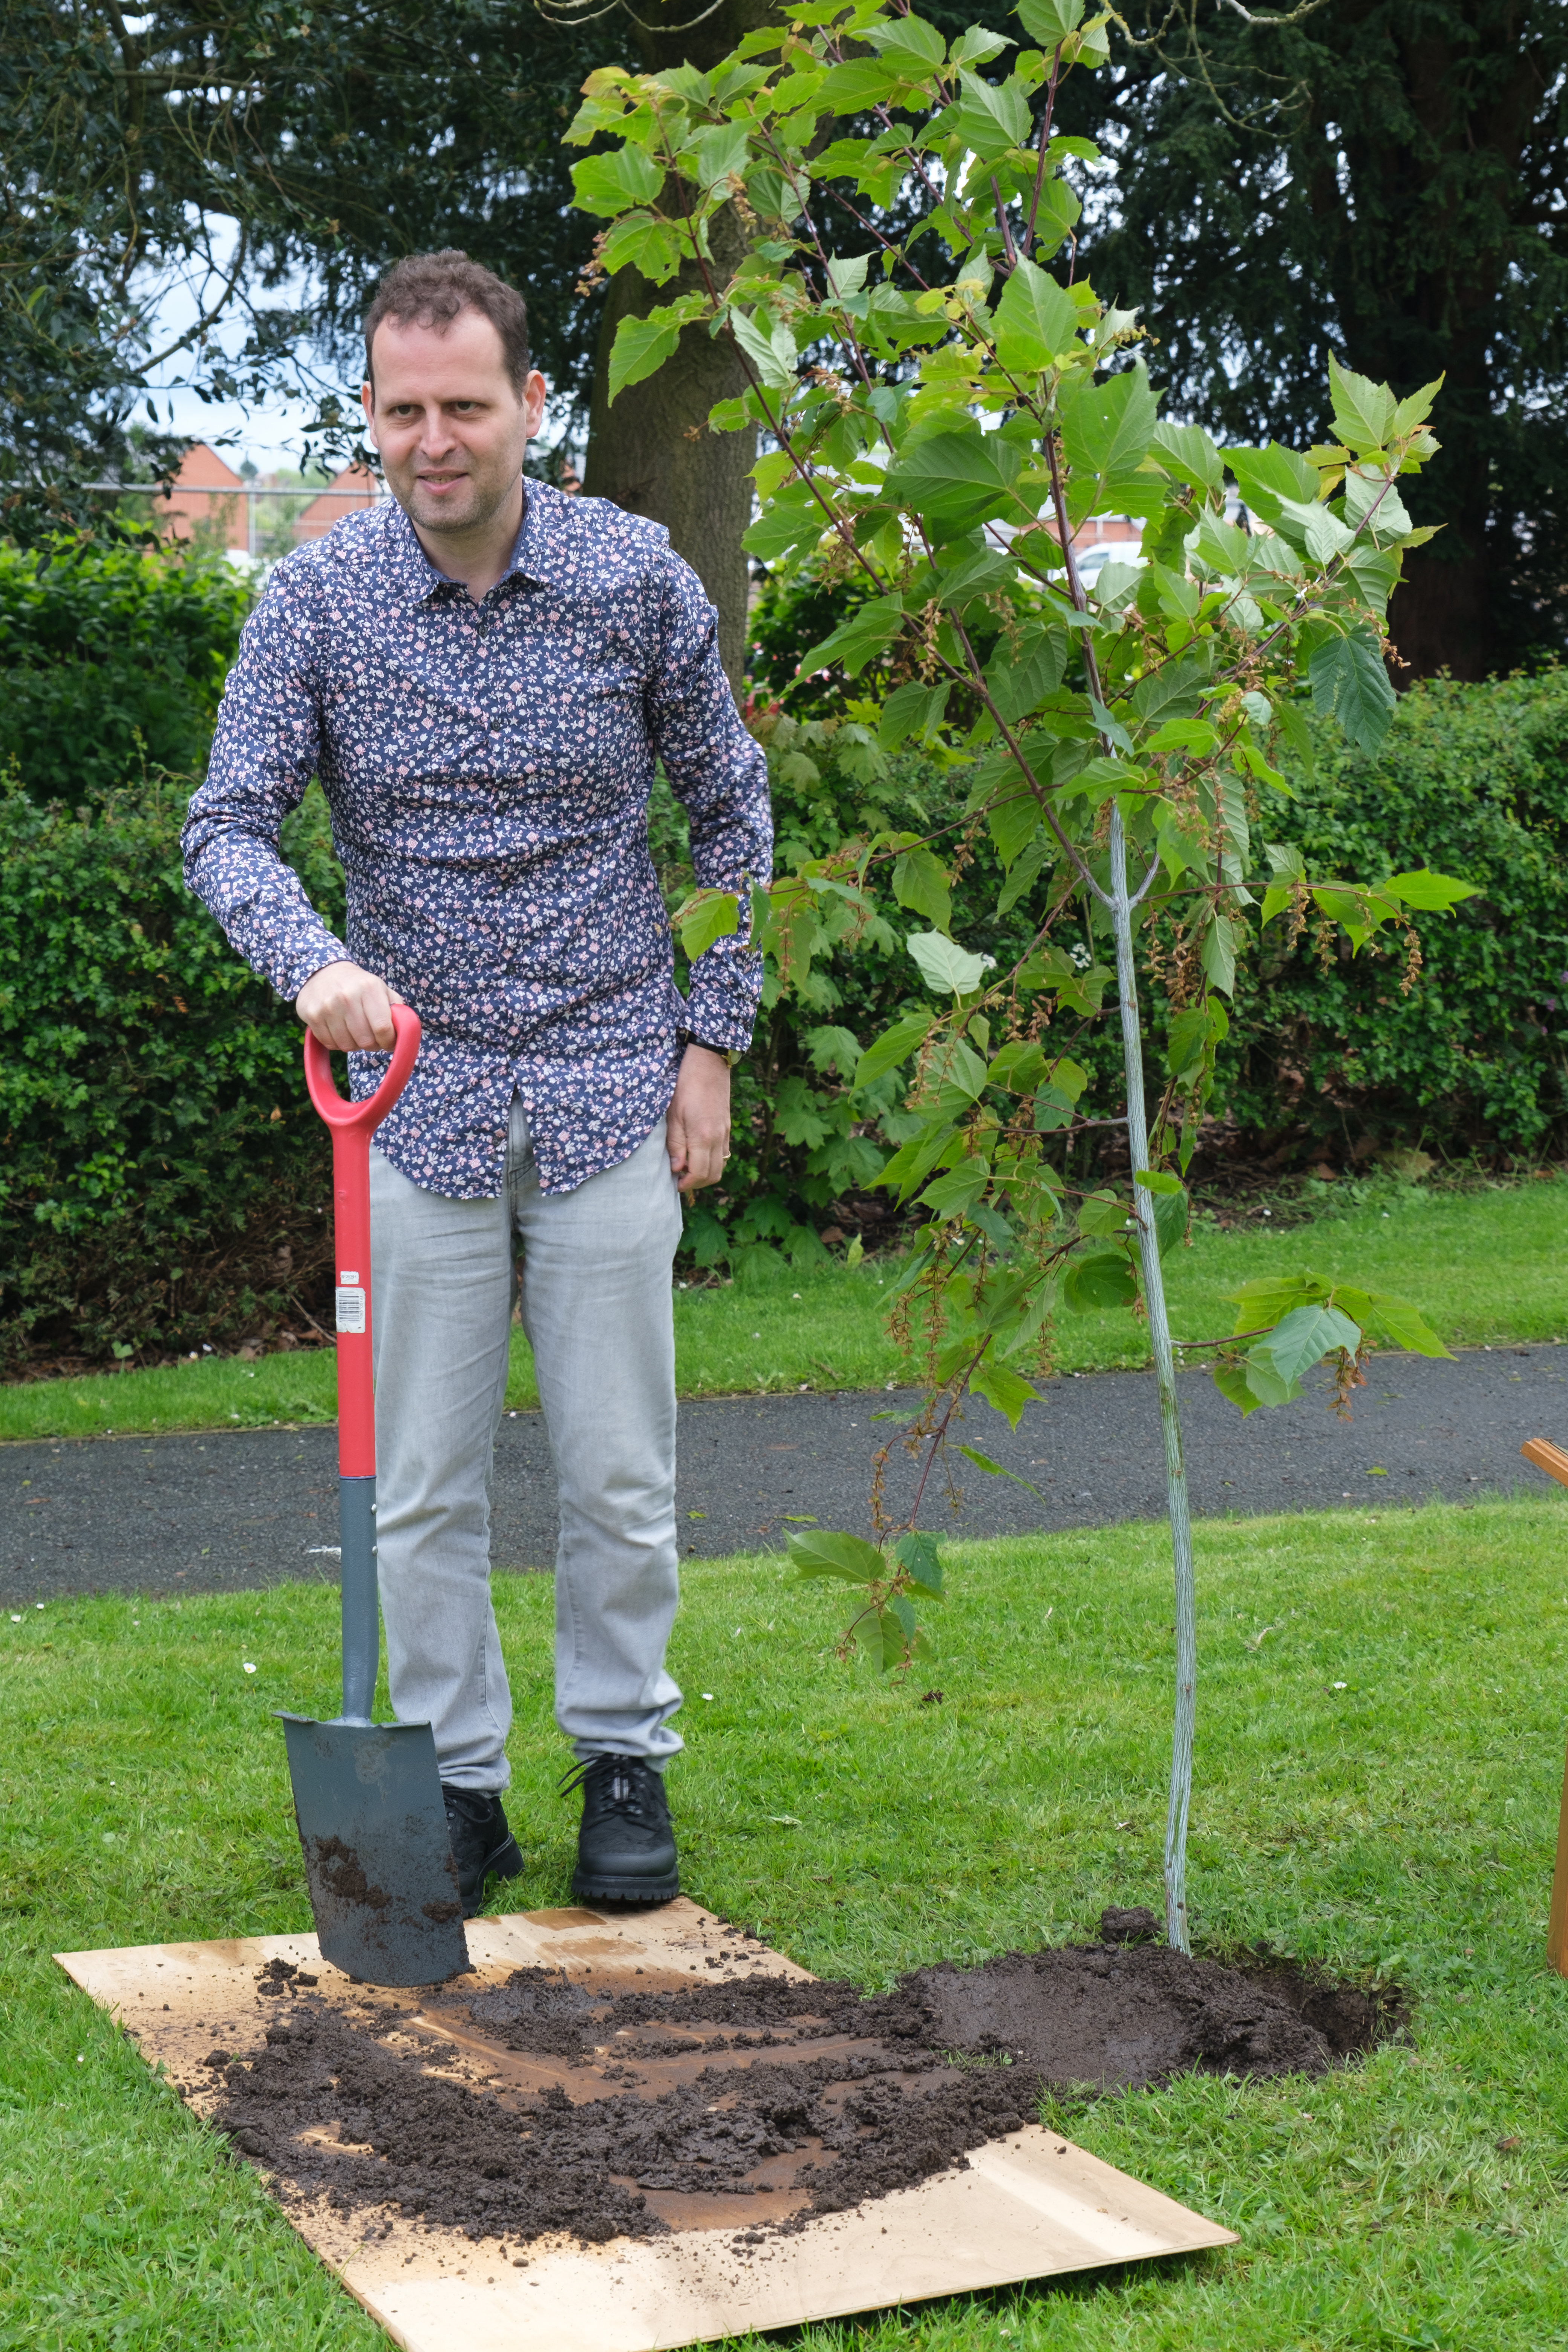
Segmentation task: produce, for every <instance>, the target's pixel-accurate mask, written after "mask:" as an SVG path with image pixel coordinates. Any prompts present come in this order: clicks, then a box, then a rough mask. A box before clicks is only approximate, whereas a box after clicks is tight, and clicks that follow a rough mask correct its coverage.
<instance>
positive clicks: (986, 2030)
mask: <svg viewBox="0 0 1568 2352" xmlns="http://www.w3.org/2000/svg"><path fill="white" fill-rule="evenodd" d="M1152 1928H1153V1921H1152V1917H1151V1916H1150V1915H1149V1914H1148V1913H1146V1912H1141V1911H1135V1912H1108V1913H1107V1914H1106V1915H1105V1919H1104V1922H1103V1923H1102V1928H1101V1935H1102V1938H1103V1940H1102V1941H1101V1942H1100V1944H1098V1945H1087V1946H1068V1947H1066V1948H1056V1949H1051V1950H1047V1951H1039V1952H1009V1953H1005V1954H1004V1955H1003V1956H1001V1957H1000V1958H995V1959H991V1960H988V1961H986V1962H985V1963H984V1965H983V1966H982V1967H979V1968H973V1969H960V1968H955V1967H953V1966H952V1965H951V1964H948V1963H945V1962H944V1963H942V1964H939V1965H938V1966H935V1967H931V1968H925V1969H916V1970H914V1971H913V1973H912V1974H910V1975H909V1976H906V1977H904V1978H902V1979H900V1981H899V1983H898V1985H897V1986H896V1987H895V1988H894V1990H892V1991H891V1992H889V1993H884V1994H878V1995H873V1996H871V1997H869V1998H867V1997H865V1996H864V1995H862V1993H861V1991H860V1989H859V1988H858V1986H856V1985H853V1984H848V1983H813V1982H809V1981H807V1982H801V1981H798V1980H795V1979H784V1978H778V1977H768V1976H755V1977H751V1978H744V1979H728V1980H724V1981H720V1982H707V1983H702V1984H695V1985H692V1986H689V1987H683V1988H682V1989H681V1990H679V1991H662V1990H661V1991H647V1992H642V1991H626V1992H620V1993H618V1994H616V1995H614V1996H612V1995H610V1994H608V1993H606V1992H601V1991H599V1990H595V1988H594V1987H593V1986H592V1985H591V1984H587V1983H584V1981H582V1980H581V1979H567V1978H565V1977H563V1976H557V1975H553V1974H552V1973H551V1972H550V1971H548V1970H544V1969H520V1970H518V1971H516V1972H515V1973H514V1974H513V1975H512V1976H511V1977H510V1979H508V1980H507V1982H506V1983H505V1984H503V1985H500V1986H495V1987H491V1988H489V1989H487V1990H483V1991H480V1992H478V1993H473V1992H466V1991H464V1990H461V1989H460V1988H459V1986H458V1985H457V1984H453V1985H449V1986H447V1987H446V1988H444V1989H443V1990H440V1991H439V1992H434V1991H433V1992H432V1993H431V1994H430V1995H429V1996H426V1997H425V1998H424V1999H422V2000H420V2001H419V2002H418V2005H417V2009H415V2008H399V2007H397V2006H396V2005H395V2004H393V2005H390V2006H387V2007H384V2008H382V2009H380V2010H378V2011H374V2013H370V2014H368V2015H367V2016H366V2017H365V2018H363V2019H361V2020H354V2019H351V2018H347V2017H345V2016H344V2015H343V2014H342V2011H339V2010H337V2009H334V2008H332V2007H331V2006H330V2005H328V2004H327V2003H326V2002H324V2001H323V2000H321V1995H320V1993H319V1992H318V1991H317V1990H315V1989H314V1988H313V1987H312V1986H310V1985H309V1984H305V1985H298V1984H296V1983H295V1982H293V1981H290V1980H289V1979H290V1978H291V1975H292V1972H291V1971H289V1969H287V1967H286V1965H285V1964H283V1963H279V1962H274V1963H271V1964H269V1968H270V1969H271V1971H272V1972H273V1974H272V1977H271V1981H270V1982H269V1984H268V1987H267V1989H268V1990H271V1985H272V1984H273V1983H275V1984H276V1986H277V1989H278V1991H279V1995H280V1998H279V2000H278V2002H277V2006H276V2008H272V2007H271V2005H270V2004H269V2005H268V2006H269V2010H270V2015H269V2017H268V2022H267V2025H266V2029H265V2031H266V2039H265V2042H263V2043H262V2044H261V2045H260V2046H259V2047H258V2049H257V2050H255V2051H254V2052H253V2053H250V2054H249V2055H248V2056H234V2055H230V2054H229V2053H222V2052H215V2053H213V2055H212V2057H211V2058H210V2059H209V2060H208V2062H207V2063H208V2064H209V2065H210V2066H211V2067H213V2069H214V2071H215V2074H217V2075H218V2077H219V2078H220V2080H221V2083H222V2092H221V2096H220V2099H219V2102H218V2105H217V2109H216V2115H215V2118H214V2119H215V2121H216V2122H217V2123H218V2124H219V2126H221V2127H222V2128H223V2129H225V2130H226V2132H227V2133H228V2134H229V2136H230V2137H231V2138H232V2139H233V2140H234V2142H235V2144H236V2145H237V2147H238V2148H239V2149H240V2150H241V2151H242V2152H243V2153H244V2154H245V2155H247V2156H248V2157H250V2158H253V2159H254V2160H256V2161H257V2162H258V2163H260V2164H261V2165H263V2166H264V2167H265V2168H267V2169H268V2171H270V2172H273V2173H275V2174H277V2175H279V2176H280V2177H281V2178H282V2179H286V2180H288V2181H289V2182H290V2183H292V2184H293V2187H294V2189H296V2190H297V2191H298V2192H301V2193H304V2194H306V2195H312V2194H321V2193H323V2192H324V2193H325V2194H326V2196H327V2197H328V2199H329V2200H330V2201H331V2204H332V2205H333V2206H335V2207H337V2208H338V2209H339V2210H343V2211H363V2210H370V2209H380V2210H382V2211H384V2212H385V2211H393V2212H399V2211H400V2212H402V2213H403V2214H404V2215H405V2216H416V2217H419V2218H421V2219H422V2220H423V2221H426V2223H427V2224H429V2225H432V2226H437V2227H440V2228H444V2229H458V2230H461V2231H467V2233H468V2235H469V2236H470V2237H471V2238H474V2239H481V2238H499V2239H510V2240H514V2241H515V2242H516V2244H517V2247H518V2248H519V2249H521V2248H522V2247H523V2246H526V2245H527V2244H528V2243H529V2242H531V2241H532V2240H534V2239H536V2238H540V2237H542V2236H546V2235H550V2234H553V2233H556V2232H567V2233H570V2234H571V2235H573V2236H574V2237H576V2238H578V2239H580V2240H584V2241H586V2242H589V2243H593V2244H603V2243H605V2242H607V2241H609V2240H610V2239H612V2238H616V2237H620V2236H626V2237H633V2238H646V2237H653V2236H658V2235H663V2234H664V2233H665V2232H666V2231H668V2228H669V2227H670V2223H669V2221H668V2220H667V2219H666V2218H664V2216H663V2215H661V2213H660V2212H659V2211H658V2210H657V2208H658V2204H659V2203H660V2202H666V2203H668V2192H675V2193H676V2195H677V2196H678V2197H697V2198H700V2199H701V2200H704V2201H705V2208H706V2210H708V2211H709V2212H710V2213H711V2210H712V2202H711V2200H715V2199H721V2200H732V2211H733V2225H734V2226H737V2227H742V2228H745V2227H750V2226H751V2225H752V2224H753V2223H754V2222H757V2221H762V2222H764V2223H767V2224H769V2226H779V2227H784V2228H786V2229H787V2228H789V2227H790V2226H791V2219H790V2218H783V2219H779V2218H777V2217H779V2216H780V2215H781V2213H784V2212H785V2211H786V2209H787V2215H788V2216H791V2217H793V2218H794V2220H795V2221H796V2222H797V2223H798V2221H801V2220H804V2219H805V2218H807V2217H809V2216H810V2215H811V2214H814V2213H824V2212H837V2211H843V2210H847V2209H848V2208H850V2207H852V2206H856V2205H860V2204H863V2203H864V2202H866V2201H867V2200H868V2199H872V2198H876V2197H880V2196H884V2195H886V2194H887V2193H888V2192H889V2190H891V2189H900V2188H906V2187H909V2186H911V2185H912V2184H914V2183H915V2182H917V2181H919V2180H922V2179H927V2178H928V2177H930V2176H931V2174H933V2173H937V2172H941V2171H942V2170H944V2169H946V2168H949V2167H952V2166H962V2165H963V2162H964V2160H965V2157H966V2154H967V2151H969V2150H970V2149H972V2148H974V2147H979V2146H980V2145H981V2144H982V2143H983V2142H984V2141H986V2140H989V2139H994V2138H996V2137H1000V2136H1001V2135H1003V2134H1005V2133H1006V2132H1009V2131H1014V2130H1016V2129H1017V2128H1018V2127H1019V2126H1021V2125H1023V2124H1025V2123H1026V2122H1029V2121H1032V2120H1034V2119H1035V2116H1036V2111H1037V2103H1038V2100H1039V2097H1040V2095H1041V2093H1042V2092H1043V2091H1047V2090H1058V2091H1059V2090H1062V2089H1064V2088H1068V2087H1070V2088H1073V2089H1075V2090H1079V2091H1080V2092H1081V2091H1083V2090H1086V2089H1092V2090H1097V2091H1101V2092H1110V2091H1130V2090H1137V2089H1142V2088H1143V2087H1145V2086H1147V2085H1151V2084H1161V2083H1164V2082H1168V2081H1169V2080H1170V2079H1171V2077H1172V2076H1173V2075H1176V2074H1184V2073H1187V2072H1191V2071H1197V2072H1201V2073H1209V2074H1237V2075H1254V2076H1266V2075H1279V2074H1321V2073H1323V2072H1324V2071H1325V2070H1326V2069H1327V2068H1329V2067H1331V2066H1332V2065H1334V2064H1336V2063H1342V2061H1343V2060H1345V2059H1346V2058H1348V2057H1351V2056H1352V2055H1354V2054H1355V2053H1359V2052H1361V2051H1363V2050H1366V2049H1370V2048H1371V2047H1372V2046H1373V2043H1374V2042H1377V2041H1379V2040H1381V2039H1383V2038H1384V2036H1385V2035H1386V2033H1387V2032H1389V2031H1390V2030H1392V2028H1393V2027H1394V2026H1395V2025H1396V2024H1397V2023H1398V2022H1399V2015H1398V2012H1397V2011H1396V2009H1395V2008H1394V2005H1393V2004H1392V2003H1390V2002H1389V2001H1388V2000H1384V2001H1382V2002H1381V2003H1380V2001H1379V2000H1377V1999H1376V1998H1375V1997H1373V1996H1369V1995H1367V1994H1365V1993H1363V1992H1360V1991H1357V1990H1354V1989H1353V1988H1345V1987H1338V1988H1336V1987H1332V1986H1321V1985H1314V1984H1312V1983H1310V1981H1309V1980H1308V1979H1306V1978H1305V1977H1303V1976H1301V1975H1300V1972H1298V1971H1296V1970H1294V1969H1290V1968H1289V1967H1288V1966H1287V1965H1285V1964H1282V1963H1280V1962H1278V1961H1260V1962H1259V1963H1258V1965H1257V1966H1254V1967H1249V1968H1248V1969H1247V1970H1245V1971H1244V1970H1243V1969H1237V1968H1229V1967H1225V1966H1222V1965H1220V1964H1219V1963H1217V1962H1214V1961H1208V1960H1194V1959H1188V1958H1184V1956H1183V1955H1182V1954H1180V1953H1178V1952H1173V1951H1172V1950H1170V1949H1169V1948H1166V1947H1165V1946H1163V1945H1162V1944H1157V1943H1154V1942H1152V1941H1151V1940H1148V1937H1149V1935H1150V1932H1151V1931H1152ZM736 1940H737V1945H738V1946H739V1944H740V1942H741V1939H740V1938H739V1937H737V1939H736ZM623 1981H624V1979H623ZM443 2027H445V2028H446V2032H445V2034H444V2033H443V2032H442V2030H441V2029H442V2028H443ZM487 2051H489V2052H490V2053H493V2054H494V2061H495V2070H494V2074H493V2075H491V2077H490V2078H489V2082H487V2080H486V2077H485V2068H484V2064H483V2053H485V2052H487ZM476 2053H479V2058H480V2063H479V2068H478V2070H477V2079H476V2068H475V2065H474V2060H475V2055H476ZM503 2053H504V2054H503ZM519 2057H521V2062H522V2064H521V2073H522V2074H524V2075H526V2072H527V2069H528V2067H529V2066H530V2065H534V2064H538V2063H542V2064H544V2065H545V2066H546V2067H549V2066H551V2065H552V2066H553V2067H554V2070H555V2072H556V2074H558V2075H560V2074H564V2075H565V2076H566V2077H567V2078H568V2080H569V2085H570V2087H568V2084H567V2082H563V2081H562V2080H552V2081H547V2082H545V2083H544V2084H543V2086H542V2087H537V2081H538V2078H537V2075H536V2077H535V2082H536V2087H534V2088H533V2089H531V2090H530V2089H528V2088H522V2089H520V2088H519V2087H518V2078H519V2074H520V2068H519V2065H518V2064H517V2063H515V2062H516V2060H517V2059H518V2058H519ZM661 2061H662V2062H666V2063H664V2064H662V2065H661V2063H660V2062H661ZM671 2061H673V2062H675V2063H676V2064H677V2065H678V2066H679V2067H680V2069H681V2074H682V2078H681V2079H679V2080H675V2081H672V2080H671V2073H670V2066H669V2063H668V2062H671ZM698 2061H700V2062H701V2063H696V2062H698ZM458 2062H460V2063H458ZM455 2066H456V2071H454V2068H455ZM509 2071H510V2075H511V2078H512V2079H511V2082H510V2084H509V2083H508V2081H507V2075H508V2074H509ZM464 2073H466V2074H468V2080H464V2079H460V2077H461V2075H462V2074H464ZM661 2075H662V2076H663V2081H662V2083H661V2081H660V2076H661ZM490 2082H493V2083H494V2084H495V2085H496V2087H493V2088H492V2087H490ZM781 2192H782V2194H783V2197H784V2200H785V2202H784V2205H781ZM650 2197H651V2198H652V2200H653V2201H652V2202H650V2201H649V2200H650ZM758 2200H761V2202H759V2201H758ZM770 2209H771V2210H770ZM389 2226H390V2225H389Z"/></svg>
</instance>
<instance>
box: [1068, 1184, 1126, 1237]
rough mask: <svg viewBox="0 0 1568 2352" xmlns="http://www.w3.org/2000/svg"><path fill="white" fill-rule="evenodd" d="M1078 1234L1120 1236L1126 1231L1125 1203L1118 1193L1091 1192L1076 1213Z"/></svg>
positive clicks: (1080, 1203) (1081, 1202)
mask: <svg viewBox="0 0 1568 2352" xmlns="http://www.w3.org/2000/svg"><path fill="white" fill-rule="evenodd" d="M1078 1229H1079V1233H1080V1234H1121V1233H1124V1232H1125V1231H1126V1229H1127V1203H1126V1202H1125V1201H1123V1200H1122V1199H1121V1196H1120V1195H1119V1194H1118V1193H1115V1192H1091V1193H1090V1194H1089V1198H1088V1199H1087V1200H1086V1201H1080V1202H1079V1211H1078Z"/></svg>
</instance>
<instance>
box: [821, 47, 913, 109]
mask: <svg viewBox="0 0 1568 2352" xmlns="http://www.w3.org/2000/svg"><path fill="white" fill-rule="evenodd" d="M897 81H898V75H897V74H896V73H895V72H894V71H893V69H892V68H891V67H889V66H885V65H883V64H882V62H881V60H880V59H879V58H851V59H850V60H849V62H848V64H847V65H842V66H835V67H834V68H832V70H831V72H829V73H828V74H826V75H825V77H824V79H823V82H822V87H821V89H820V90H819V91H818V93H817V98H818V101H819V102H820V104H821V107H822V110H823V112H824V113H825V114H826V113H829V112H831V113H834V114H863V113H864V112H865V111H866V110H867V109H868V107H872V106H875V105H876V104H877V103H878V101H879V100H880V99H884V98H890V97H891V95H892V92H893V89H894V86H895V84H896V83H897Z"/></svg>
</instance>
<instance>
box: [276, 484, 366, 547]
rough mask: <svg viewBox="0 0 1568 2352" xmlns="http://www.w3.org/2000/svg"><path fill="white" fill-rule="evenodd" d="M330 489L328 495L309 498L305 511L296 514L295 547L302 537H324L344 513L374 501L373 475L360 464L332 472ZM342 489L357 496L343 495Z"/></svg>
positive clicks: (305, 538)
mask: <svg viewBox="0 0 1568 2352" xmlns="http://www.w3.org/2000/svg"><path fill="white" fill-rule="evenodd" d="M331 488H332V495H331V497H330V498H314V499H311V501H310V505H309V506H308V507H307V508H306V509H305V511H304V513H303V514H302V515H298V516H296V517H295V520H294V544H295V546H296V547H298V546H299V545H300V541H302V540H307V539H325V537H326V535H327V533H328V531H330V530H331V527H332V525H333V524H334V523H335V522H337V521H338V520H340V519H341V518H342V516H343V515H346V514H351V513H352V512H353V509H354V508H356V507H373V506H374V504H375V498H376V484H375V476H374V474H372V473H369V472H367V470H366V469H365V467H363V466H345V467H343V469H342V473H341V474H337V475H334V477H333V478H332V485H331ZM345 492H353V493H357V495H353V496H348V497H345V496H344V493H345Z"/></svg>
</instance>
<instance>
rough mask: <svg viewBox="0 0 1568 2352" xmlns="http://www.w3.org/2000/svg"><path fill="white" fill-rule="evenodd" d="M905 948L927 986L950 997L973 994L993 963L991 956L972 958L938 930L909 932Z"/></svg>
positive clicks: (972, 956) (967, 951)
mask: <svg viewBox="0 0 1568 2352" xmlns="http://www.w3.org/2000/svg"><path fill="white" fill-rule="evenodd" d="M904 945H905V946H906V947H907V948H908V950H909V951H910V955H912V956H913V958H914V960H915V961H916V963H917V964H918V965H919V966H920V969H921V974H922V976H923V977H924V979H925V980H926V981H927V982H929V984H930V985H931V987H932V988H935V989H939V990H941V991H942V993H944V994H951V995H953V996H969V995H972V994H973V992H974V990H976V989H977V988H978V987H979V986H980V985H981V982H983V981H984V977H985V974H986V971H987V970H988V969H989V967H990V966H991V965H992V964H994V962H995V961H996V959H995V957H994V956H977V955H971V954H970V952H969V950H968V949H967V948H961V947H959V946H957V945H956V944H955V943H954V942H953V941H952V940H950V939H948V938H947V937H946V936H945V935H944V934H943V933H942V932H941V931H911V932H910V936H909V938H908V939H907V940H905V941H904Z"/></svg>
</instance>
